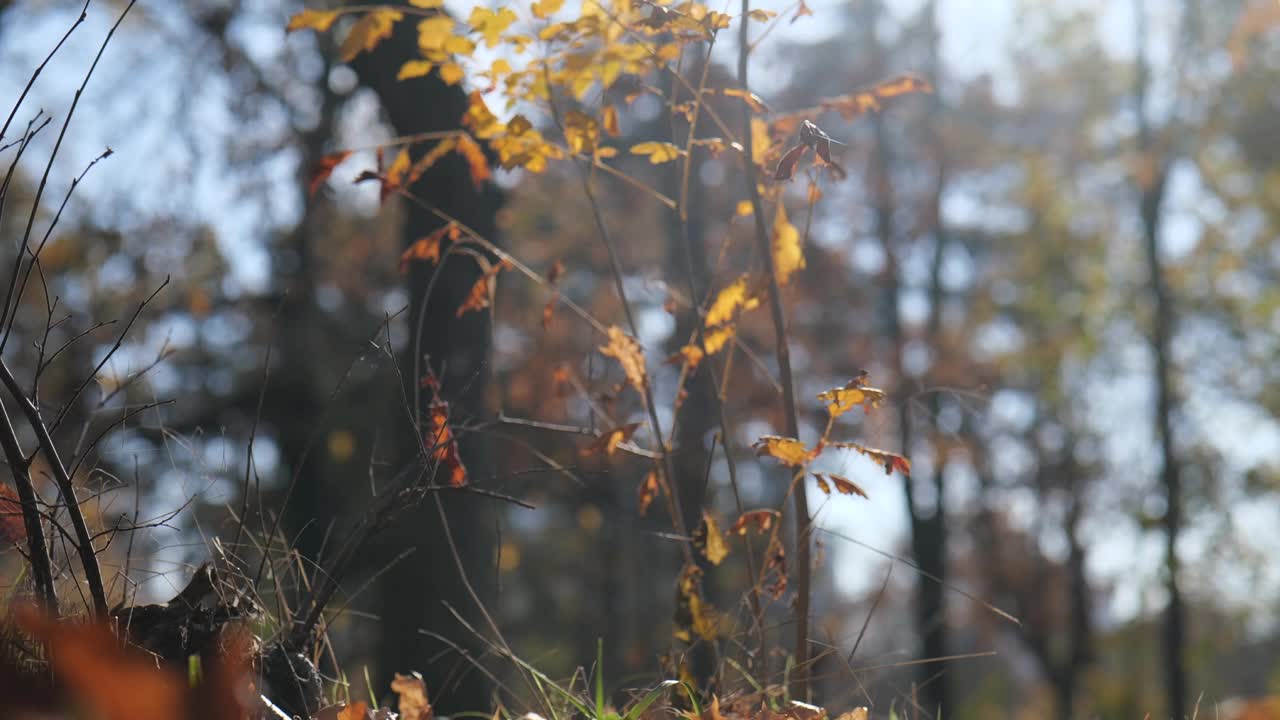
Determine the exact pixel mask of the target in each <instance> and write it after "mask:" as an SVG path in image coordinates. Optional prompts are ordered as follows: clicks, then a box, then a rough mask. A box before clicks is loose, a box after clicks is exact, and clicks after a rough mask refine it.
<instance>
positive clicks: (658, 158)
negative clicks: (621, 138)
mask: <svg viewBox="0 0 1280 720" xmlns="http://www.w3.org/2000/svg"><path fill="white" fill-rule="evenodd" d="M631 154H633V155H648V156H649V162H650V163H653V164H654V165H661V164H662V163H665V162H671V161H672V160H675V159H676V158H678V157H680V156H681V155H684V151H683V150H681V149H680V148H678V147H676V146H675V145H672V144H671V143H668V142H642V143H638V144H636V145H632V146H631Z"/></svg>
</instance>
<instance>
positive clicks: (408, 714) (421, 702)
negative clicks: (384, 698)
mask: <svg viewBox="0 0 1280 720" xmlns="http://www.w3.org/2000/svg"><path fill="white" fill-rule="evenodd" d="M391 691H392V692H394V693H395V694H396V695H398V696H400V703H399V710H400V717H401V718H402V720H431V717H432V714H433V713H432V709H431V703H430V702H428V701H427V686H426V683H424V682H423V681H422V676H421V675H419V674H418V673H413V674H412V675H401V674H400V673H396V678H395V680H392V681H391Z"/></svg>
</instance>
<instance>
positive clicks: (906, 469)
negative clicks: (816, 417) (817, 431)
mask: <svg viewBox="0 0 1280 720" xmlns="http://www.w3.org/2000/svg"><path fill="white" fill-rule="evenodd" d="M827 445H828V446H829V447H834V448H841V449H843V450H853V451H854V452H856V453H860V454H862V455H865V456H866V457H868V458H871V459H872V460H874V461H875V462H876V463H877V464H879V465H880V466H882V467H883V468H884V474H885V475H890V474H892V473H893V471H894V470H897V471H898V472H900V473H902V474H903V475H906V476H908V477H910V475H911V461H910V460H908V459H907V458H905V457H903V456H902V455H899V454H898V453H892V452H889V451H888V450H880V449H877V448H872V447H867V446H865V445H860V444H858V443H855V442H830V443H827Z"/></svg>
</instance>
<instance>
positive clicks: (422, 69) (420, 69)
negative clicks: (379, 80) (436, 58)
mask: <svg viewBox="0 0 1280 720" xmlns="http://www.w3.org/2000/svg"><path fill="white" fill-rule="evenodd" d="M431 67H432V64H431V62H430V61H428V60H410V61H408V62H406V63H405V64H403V65H401V66H400V72H398V73H396V80H408V79H409V78H416V77H423V76H424V75H426V74H427V73H429V72H431Z"/></svg>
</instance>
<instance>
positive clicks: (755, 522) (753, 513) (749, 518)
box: [729, 510, 782, 535]
mask: <svg viewBox="0 0 1280 720" xmlns="http://www.w3.org/2000/svg"><path fill="white" fill-rule="evenodd" d="M781 517H782V513H780V512H778V511H777V510H748V511H746V512H744V513H742V515H740V516H738V520H737V522H735V523H734V524H733V527H731V528H729V532H730V533H737V534H738V535H746V534H747V531H748V530H753V529H754V530H755V531H756V533H764V532H768V531H769V529H770V528H772V527H773V524H774V523H775V522H777V520H778V519H779V518H781Z"/></svg>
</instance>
